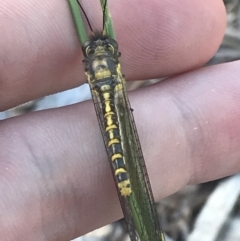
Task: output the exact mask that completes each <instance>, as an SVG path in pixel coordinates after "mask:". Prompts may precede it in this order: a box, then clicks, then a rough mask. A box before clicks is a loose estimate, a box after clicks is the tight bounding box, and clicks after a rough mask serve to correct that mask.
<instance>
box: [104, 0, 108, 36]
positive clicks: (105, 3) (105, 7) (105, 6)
mask: <svg viewBox="0 0 240 241" xmlns="http://www.w3.org/2000/svg"><path fill="white" fill-rule="evenodd" d="M106 9H107V0H105V2H104V7H103V33H104V32H105V21H106V12H107V11H106Z"/></svg>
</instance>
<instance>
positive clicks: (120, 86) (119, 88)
mask: <svg viewBox="0 0 240 241" xmlns="http://www.w3.org/2000/svg"><path fill="white" fill-rule="evenodd" d="M114 90H115V91H121V90H123V85H122V84H117V85H116V86H115V88H114Z"/></svg>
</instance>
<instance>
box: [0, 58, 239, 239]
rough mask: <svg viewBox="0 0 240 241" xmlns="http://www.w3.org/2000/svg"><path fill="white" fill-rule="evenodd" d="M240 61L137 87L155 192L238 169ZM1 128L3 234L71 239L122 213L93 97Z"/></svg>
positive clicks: (134, 97)
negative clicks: (92, 101) (92, 100)
mask: <svg viewBox="0 0 240 241" xmlns="http://www.w3.org/2000/svg"><path fill="white" fill-rule="evenodd" d="M239 66H240V62H239V61H238V62H235V63H229V64H222V65H218V66H212V67H208V68H203V69H199V70H197V71H193V72H190V73H187V74H183V75H181V76H178V77H174V78H171V79H169V80H168V81H164V82H161V83H158V84H156V85H153V86H150V87H147V88H143V89H140V90H137V91H134V92H132V93H130V100H131V103H132V108H133V109H134V116H135V121H136V125H137V128H138V131H139V136H140V141H141V143H142V148H143V152H144V156H145V160H146V165H147V168H148V173H149V177H150V180H151V183H152V187H153V192H154V195H155V197H156V200H159V199H160V198H163V197H165V196H168V195H170V194H172V193H174V192H176V191H178V190H179V189H181V188H182V187H184V186H185V185H186V184H192V183H201V182H206V181H210V180H214V179H217V178H221V177H224V176H228V175H231V174H234V173H237V172H239V170H240V162H239V158H240V152H239V143H240V122H239V118H240V109H239V104H240V82H239V81H238V79H239V74H240V68H239ZM0 133H1V136H0V146H1V151H0V167H1V168H0V171H1V173H0V192H1V194H2V195H1V197H2V198H1V199H0V210H1V216H2V217H4V222H2V225H1V229H0V236H1V237H5V240H7V241H12V240H14V241H15V240H17V239H18V240H36V241H40V240H41V241H45V240H53V239H56V240H59V241H60V240H63V241H65V240H70V239H72V238H74V237H77V236H80V235H83V234H84V233H87V232H89V231H91V230H93V229H95V228H98V227H100V226H103V225H105V224H107V223H110V222H113V221H115V220H117V219H119V218H120V217H121V215H122V214H121V211H120V206H119V201H118V198H117V194H116V190H115V187H114V184H113V178H112V176H111V173H110V168H109V164H108V162H107V156H106V153H105V148H104V145H103V142H102V137H101V134H100V131H99V128H98V123H97V119H96V116H95V113H94V108H93V104H92V103H91V101H87V102H84V103H80V104H76V105H73V106H70V107H64V108H59V109H54V110H48V111H42V112H37V113H33V114H29V115H24V116H21V117H17V118H12V119H9V120H6V121H2V122H1V123H0ZM26 220H27V222H26ZM53 230H54V231H53Z"/></svg>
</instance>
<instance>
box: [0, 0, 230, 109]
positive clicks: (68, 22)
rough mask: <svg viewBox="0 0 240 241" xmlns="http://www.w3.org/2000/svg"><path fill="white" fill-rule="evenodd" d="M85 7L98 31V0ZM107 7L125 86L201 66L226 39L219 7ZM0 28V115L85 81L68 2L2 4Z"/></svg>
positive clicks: (193, 0) (11, 0) (211, 2)
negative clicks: (111, 19)
mask: <svg viewBox="0 0 240 241" xmlns="http://www.w3.org/2000/svg"><path fill="white" fill-rule="evenodd" d="M83 4H84V8H85V9H86V11H87V14H88V16H89V19H90V21H91V23H92V25H93V26H94V27H95V26H96V28H95V29H101V28H102V24H101V20H102V17H101V14H100V13H101V11H100V7H99V6H97V4H96V0H91V1H83ZM109 4H110V9H111V13H112V17H113V21H114V26H115V31H116V35H117V40H118V42H119V46H120V51H121V52H122V57H121V62H122V65H123V72H124V74H125V75H126V77H127V80H139V79H150V78H159V77H161V76H169V75H176V74H177V73H182V72H185V71H187V70H190V69H194V68H197V67H199V66H202V65H203V64H204V63H206V62H207V61H208V60H209V59H210V58H211V57H212V56H213V55H214V53H215V52H216V50H217V49H218V47H219V45H220V43H221V41H222V38H223V34H224V32H225V25H226V16H225V8H224V5H223V2H222V1H219V0H208V1H198V0H182V1H178V0H172V1H168V0H162V1H159V0H151V1H146V0H141V1H140V0H135V1H134V0H132V1H125V2H124V3H123V2H122V1H117V0H112V1H109ZM0 23H1V28H0V36H1V38H0V111H1V110H5V109H8V108H10V107H13V106H16V105H18V104H21V103H24V102H27V101H29V100H33V99H36V98H39V97H42V96H45V95H48V94H52V93H56V92H58V91H61V90H65V89H69V88H72V87H75V86H78V85H80V84H82V83H84V82H85V81H86V78H85V76H84V67H83V64H82V59H83V57H82V54H81V49H80V44H79V42H78V39H77V36H76V32H75V29H74V25H73V21H72V17H71V14H70V10H69V6H68V4H67V0H66V1H58V0H52V1H49V0H41V1H36V0H21V1H17V0H8V1H0Z"/></svg>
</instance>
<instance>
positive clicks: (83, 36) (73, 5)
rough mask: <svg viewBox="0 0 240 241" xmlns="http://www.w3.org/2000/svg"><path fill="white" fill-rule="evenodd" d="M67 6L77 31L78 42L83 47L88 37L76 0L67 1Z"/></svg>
mask: <svg viewBox="0 0 240 241" xmlns="http://www.w3.org/2000/svg"><path fill="white" fill-rule="evenodd" d="M68 4H69V6H70V9H71V12H72V17H73V21H74V24H75V28H76V30H77V35H78V38H79V40H80V43H81V45H83V44H84V43H85V42H86V41H87V40H88V36H87V32H86V29H85V26H84V23H83V19H82V16H81V13H80V10H79V5H78V3H77V0H68Z"/></svg>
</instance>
